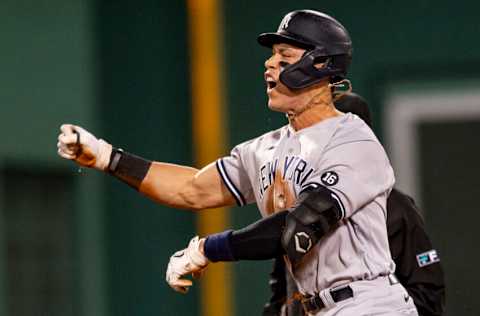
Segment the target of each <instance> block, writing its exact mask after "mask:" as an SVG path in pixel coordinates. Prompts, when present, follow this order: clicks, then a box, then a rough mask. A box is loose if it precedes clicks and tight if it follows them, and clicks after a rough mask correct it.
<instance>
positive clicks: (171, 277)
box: [165, 236, 209, 294]
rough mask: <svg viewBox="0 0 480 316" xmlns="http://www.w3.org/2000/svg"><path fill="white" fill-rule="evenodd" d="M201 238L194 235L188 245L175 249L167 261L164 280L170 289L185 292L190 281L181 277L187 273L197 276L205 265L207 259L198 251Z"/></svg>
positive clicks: (190, 284)
mask: <svg viewBox="0 0 480 316" xmlns="http://www.w3.org/2000/svg"><path fill="white" fill-rule="evenodd" d="M201 241H202V240H201V239H199V238H198V236H195V237H193V238H192V240H190V243H189V244H188V247H187V248H185V249H183V250H180V251H177V252H175V253H174V254H173V256H171V257H170V261H169V262H168V267H167V273H166V276H165V277H166V280H167V283H168V285H170V287H171V288H172V289H174V290H175V291H177V292H180V293H183V294H185V293H187V291H188V288H189V287H190V286H192V284H193V283H192V281H191V280H189V279H185V278H182V277H183V276H185V275H187V274H190V273H191V274H192V275H193V276H194V277H198V276H199V275H200V274H201V272H202V271H203V270H204V269H205V268H206V267H207V265H208V263H209V261H208V259H207V257H205V255H204V254H203V253H202V252H201V251H200V246H201Z"/></svg>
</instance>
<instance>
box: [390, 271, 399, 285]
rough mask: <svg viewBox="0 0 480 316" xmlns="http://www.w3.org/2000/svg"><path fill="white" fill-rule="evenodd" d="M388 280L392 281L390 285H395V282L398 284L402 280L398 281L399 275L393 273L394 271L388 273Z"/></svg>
mask: <svg viewBox="0 0 480 316" xmlns="http://www.w3.org/2000/svg"><path fill="white" fill-rule="evenodd" d="M388 281H389V282H390V285H395V284H397V283H400V282H399V281H398V279H397V277H396V276H395V274H393V273H390V274H389V275H388Z"/></svg>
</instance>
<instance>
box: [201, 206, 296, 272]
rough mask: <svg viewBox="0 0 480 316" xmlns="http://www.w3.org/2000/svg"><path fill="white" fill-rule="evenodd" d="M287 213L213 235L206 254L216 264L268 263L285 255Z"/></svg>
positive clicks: (208, 238)
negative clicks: (225, 262) (241, 261)
mask: <svg viewBox="0 0 480 316" xmlns="http://www.w3.org/2000/svg"><path fill="white" fill-rule="evenodd" d="M287 214H288V211H283V212H279V213H275V214H274V215H271V216H268V217H265V218H263V219H261V220H259V221H257V222H255V223H253V224H251V225H249V226H247V227H245V228H242V229H239V230H232V231H226V232H223V233H220V234H215V235H210V236H208V237H207V238H206V240H205V243H204V247H203V251H204V253H205V256H206V257H207V258H208V259H209V260H210V261H213V262H216V261H237V260H267V259H273V258H276V257H278V256H280V255H283V254H285V251H284V249H283V248H282V244H281V237H282V231H283V227H284V225H285V217H286V216H287Z"/></svg>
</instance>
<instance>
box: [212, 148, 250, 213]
mask: <svg viewBox="0 0 480 316" xmlns="http://www.w3.org/2000/svg"><path fill="white" fill-rule="evenodd" d="M244 150H245V144H240V145H238V146H236V147H235V148H233V149H232V151H231V152H230V155H229V156H226V157H223V158H220V159H218V160H217V162H216V165H217V170H218V173H219V174H220V177H221V178H222V180H223V183H224V184H225V186H226V187H227V189H228V190H229V191H230V193H231V194H232V195H233V197H234V198H235V200H236V202H237V205H238V206H244V205H246V204H250V203H253V202H254V201H255V197H254V194H253V188H252V185H251V182H250V179H249V177H248V166H247V163H246V162H245V157H243V152H244Z"/></svg>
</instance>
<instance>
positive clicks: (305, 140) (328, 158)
mask: <svg viewBox="0 0 480 316" xmlns="http://www.w3.org/2000/svg"><path fill="white" fill-rule="evenodd" d="M217 168H218V171H219V173H220V175H221V177H222V179H223V181H224V183H225V185H226V186H227V187H228V189H229V190H230V192H231V193H232V195H233V196H234V197H235V199H236V200H237V203H238V204H239V205H245V204H249V203H253V202H256V203H257V205H258V208H259V209H260V212H261V214H262V216H268V215H269V214H271V213H272V212H276V211H279V210H282V209H285V208H288V207H289V206H291V205H292V204H293V203H294V201H295V199H296V197H297V196H298V195H299V194H300V193H301V192H302V190H305V189H306V188H308V187H309V186H317V185H323V186H325V187H327V188H328V189H330V190H331V191H332V192H333V197H334V198H335V199H336V200H337V201H338V202H339V204H340V205H341V206H342V213H343V218H342V220H341V221H340V223H339V225H338V227H336V228H335V230H333V231H331V232H330V233H329V234H327V235H326V236H324V237H323V238H322V239H321V240H320V242H319V243H318V244H317V245H315V246H314V247H313V248H312V249H311V250H310V252H308V253H307V254H306V256H305V258H304V259H303V260H302V262H301V264H299V265H297V266H296V267H295V268H294V269H293V270H292V271H291V272H292V274H293V276H294V278H295V280H296V282H297V283H298V286H299V289H300V291H301V292H302V293H308V294H312V293H315V292H320V291H321V290H322V289H325V288H328V287H332V286H337V285H342V284H345V283H348V282H351V281H355V280H369V279H375V278H376V277H377V276H379V275H388V274H390V273H392V272H393V271H394V268H395V266H394V263H393V261H392V259H391V256H390V251H389V247H388V237H387V229H386V200H387V196H388V194H389V192H390V190H391V189H392V186H393V184H394V182H395V181H394V175H393V170H392V167H391V165H390V162H389V160H388V158H387V155H386V153H385V151H384V149H383V147H382V146H381V144H380V143H379V141H378V140H377V138H376V137H375V135H374V134H373V132H372V131H371V130H370V128H369V127H368V126H367V125H366V124H365V123H364V122H363V121H362V120H361V119H359V118H358V117H357V116H356V115H354V114H350V113H349V114H345V115H340V116H337V117H334V118H330V119H326V120H324V121H321V122H319V123H317V124H315V125H313V126H310V127H308V128H305V129H302V130H300V131H294V130H293V129H292V128H291V127H290V126H289V125H286V126H284V127H282V128H280V129H278V130H275V131H271V132H268V133H266V134H264V135H262V136H260V137H258V138H255V139H252V140H250V141H247V142H244V143H242V144H240V145H238V146H236V147H235V148H234V149H233V150H232V151H231V154H230V156H227V157H224V158H221V159H219V160H218V161H217ZM287 263H288V262H287ZM288 266H290V265H288ZM290 269H292V267H291V266H290Z"/></svg>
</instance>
